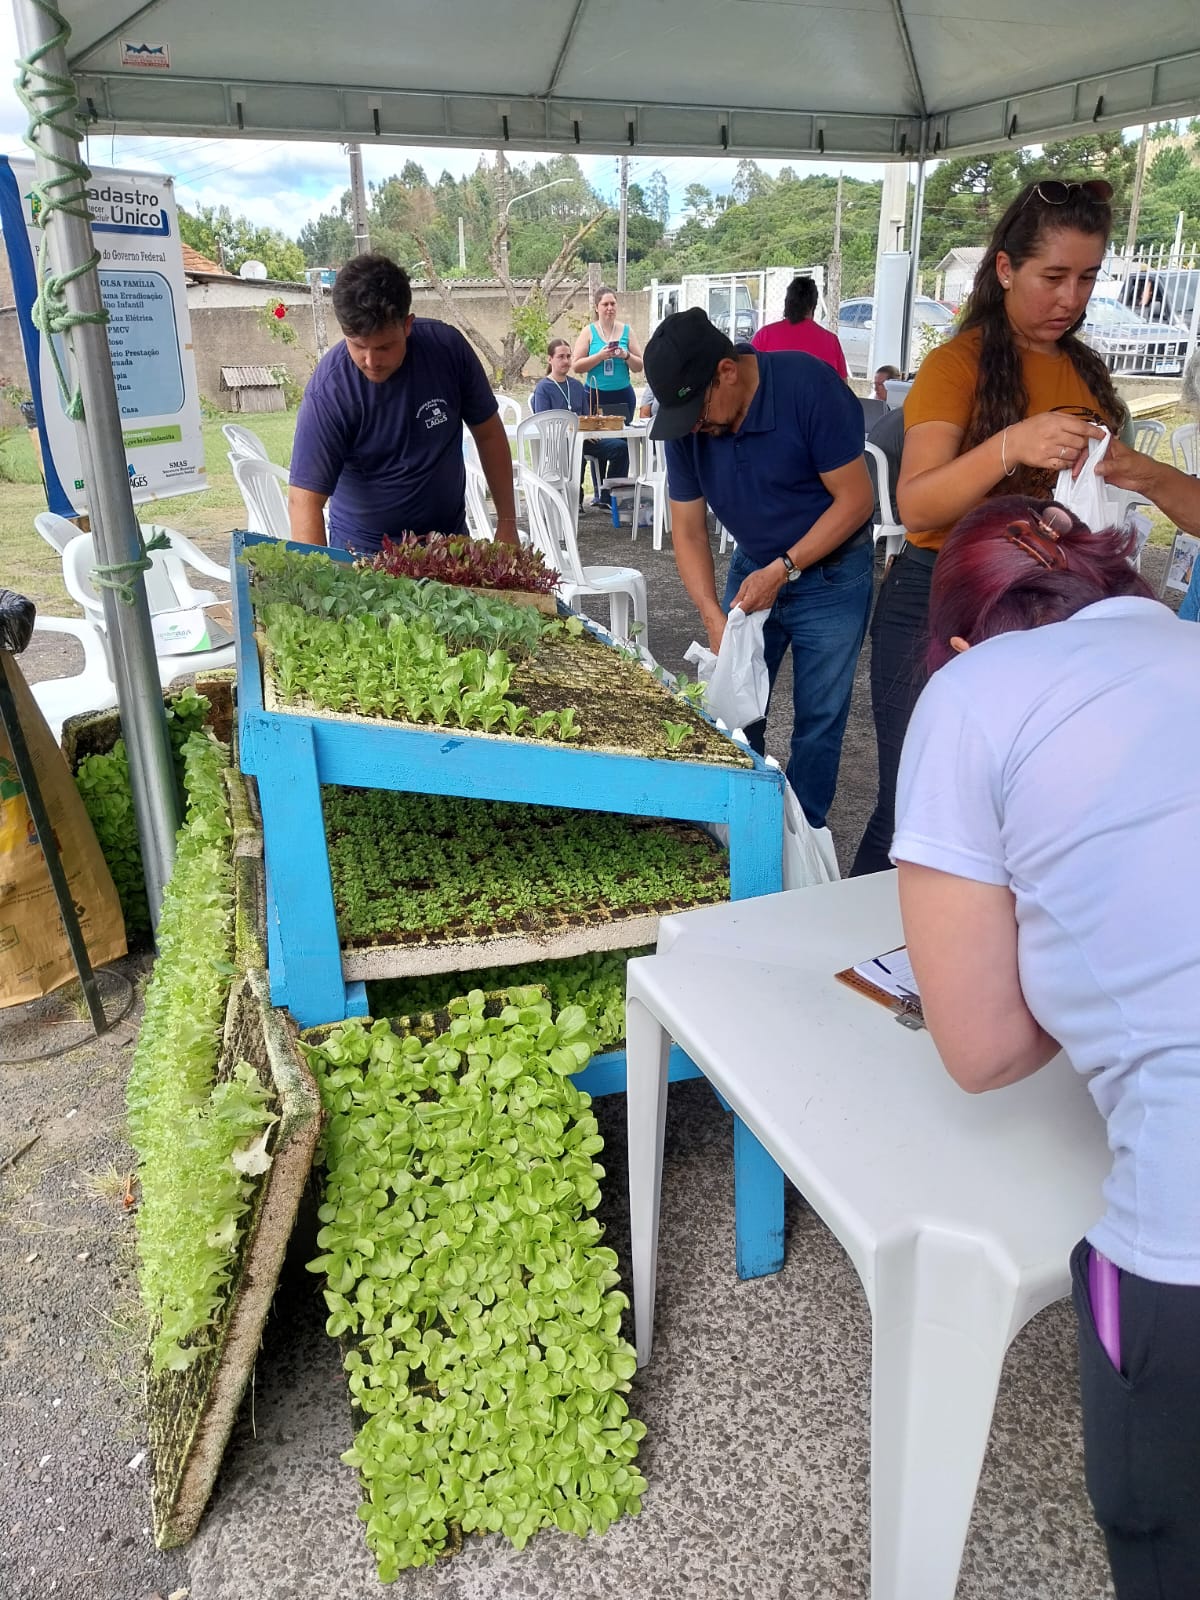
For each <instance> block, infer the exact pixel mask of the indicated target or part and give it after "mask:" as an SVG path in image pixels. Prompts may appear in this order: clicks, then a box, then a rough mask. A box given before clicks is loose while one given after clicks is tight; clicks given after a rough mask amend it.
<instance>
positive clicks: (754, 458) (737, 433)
mask: <svg viewBox="0 0 1200 1600" xmlns="http://www.w3.org/2000/svg"><path fill="white" fill-rule="evenodd" d="M644 363H645V371H646V379H647V381H648V382H649V384H650V386H651V388H652V389H653V390H654V393H655V395H656V396H657V397H658V415H657V417H656V418H655V420H654V422H653V423H652V424H651V428H650V433H651V437H652V438H655V439H665V440H668V441H669V443H668V444H667V450H666V455H667V481H668V486H669V493H670V499H671V528H672V538H673V542H674V546H675V560H676V563H677V565H678V567H679V575H680V577H681V578H682V579H683V583H684V587H685V588H686V589H687V592H688V594H689V595H690V596H691V597H692V600H693V602H694V603H695V606H696V609H697V610H698V611H699V613H700V617H701V620H702V621H703V623H704V626H705V628H706V629H707V631H708V637H709V642H710V643H711V645H712V648H713V649H714V650H718V649H719V648H720V644H721V636H722V634H723V633H724V631H725V614H726V612H727V611H729V610H731V609H732V608H733V607H734V606H735V605H736V606H740V607H741V608H742V610H743V611H747V612H750V611H765V610H768V609H769V610H770V616H769V617H768V619H767V623H766V627H765V629H764V633H763V643H764V647H765V651H766V658H767V670H768V672H769V674H770V678H771V683H772V686H773V685H774V682H775V676H776V674H777V673H778V671H779V667H780V664H781V663H782V661H783V657H784V655H785V653H786V651H787V649H788V647H789V645H790V646H791V651H792V683H793V689H792V697H793V726H792V743H791V755H790V758H789V760H788V765H787V777H788V782H789V783H790V784H791V786H792V788H793V789H794V790H795V792H796V794H797V796H798V798H799V800H800V804H801V805H802V806H803V807H804V813H805V815H806V816H807V818H808V820H809V822H810V823H811V824H812V825H813V827H814V828H820V827H823V826H824V824H825V818H826V814H827V812H828V810H829V806H830V803H831V802H832V800H833V794H834V790H835V788H836V787H837V773H838V763H839V761H840V759H841V752H842V735H843V734H844V732H845V729H846V718H847V717H848V716H849V714H850V693H851V690H852V688H853V685H854V666H855V662H856V661H857V659H858V652H859V650H860V649H861V647H862V641H863V635H864V633H865V632H866V626H867V614H868V612H869V611H870V608H871V574H872V561H873V547H872V542H871V511H872V508H873V506H874V495H873V492H872V489H871V480H870V478H869V476H868V474H867V467H866V462H865V461H864V459H863V421H862V405H861V403H860V402H859V400H858V398H857V397H856V396H855V395H854V394H853V393H852V392H851V390H850V389H848V388H847V386H846V385H845V384H844V383H843V382H842V381H841V379H840V378H839V377H838V376H837V374H836V373H835V372H834V371H833V369H832V367H828V366H826V365H825V364H824V362H821V361H818V360H816V359H815V358H814V357H813V356H809V355H802V354H800V353H799V352H795V351H779V352H776V353H771V354H764V353H760V352H758V351H755V350H753V349H752V348H751V347H750V346H749V345H739V346H736V347H735V346H734V345H733V344H731V343H730V341H729V340H728V339H727V338H726V337H725V335H724V334H723V333H720V332H718V330H717V329H716V328H714V327H713V325H712V323H711V322H710V321H709V320H708V318H707V317H706V316H705V314H704V312H703V311H701V310H698V309H694V310H691V311H680V312H677V313H676V314H675V315H674V316H670V317H667V318H666V319H665V320H664V321H663V322H662V323H660V325H659V327H658V329H657V330H656V331H655V333H654V335H653V337H652V338H651V339H650V342H649V343H648V344H647V346H646V353H645V356H644ZM706 502H707V504H708V505H711V506H712V508H713V511H714V512H715V513H716V515H717V516H718V518H719V519H720V521H721V522H722V523H723V524H724V526H725V527H726V528H728V529H729V531H730V533H731V534H732V535H733V537H734V540H735V543H736V549H735V550H734V553H733V559H732V561H731V562H730V566H729V576H728V579H727V581H726V584H725V596H724V600H723V601H722V600H719V599H718V598H717V589H716V579H715V574H714V571H713V557H712V547H711V546H710V544H709V542H708V525H707V522H706V520H705V510H706ZM746 734H747V736H748V737H749V739H750V742H751V744H752V745H753V746H754V748H755V749H757V750H759V751H760V752H761V750H762V748H763V740H764V737H765V734H766V723H765V721H764V722H760V723H758V724H756V726H755V727H753V728H747V729H746Z"/></svg>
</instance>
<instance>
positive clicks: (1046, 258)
mask: <svg viewBox="0 0 1200 1600" xmlns="http://www.w3.org/2000/svg"><path fill="white" fill-rule="evenodd" d="M1111 198H1112V187H1111V185H1110V184H1108V183H1105V182H1104V181H1103V180H1102V179H1094V180H1085V181H1082V182H1072V183H1064V182H1062V181H1060V180H1059V179H1056V178H1055V179H1051V178H1043V179H1041V180H1040V181H1039V182H1037V183H1030V184H1027V185H1026V187H1025V188H1024V189H1022V190H1021V192H1020V194H1019V195H1018V196H1017V197H1016V199H1015V200H1014V201H1013V203H1012V204H1011V205H1010V206H1009V208H1008V210H1007V211H1006V212H1005V213H1004V215H1003V216H1002V217H1001V218H1000V221H999V222H998V223H997V224H996V227H995V230H994V231H993V233H992V238H991V243H990V244H989V245H988V248H987V251H986V252H985V254H984V257H983V260H982V261H981V262H980V264H979V270H978V272H977V273H976V275H975V283H974V287H973V289H972V291H971V298H970V300H969V301H968V304H967V309H966V313H965V315H964V317H963V320H962V326H961V328H960V329H959V331H958V333H957V334H955V336H954V337H953V338H952V339H950V340H949V341H948V342H947V343H946V344H944V345H940V346H939V347H938V348H937V349H935V350H933V351H931V352H930V354H929V355H928V356H926V357H925V360H924V361H923V362H922V363H921V367H920V370H919V371H918V373H917V376H916V380H915V382H914V383H913V386H912V390H911V391H910V393H909V395H908V398H907V399H906V400H905V402H904V426H905V433H904V456H903V459H902V461H901V466H900V476H899V482H898V485H897V491H896V499H897V504H898V506H899V510H900V520H901V521H902V522H903V523H904V526H905V527H906V528H907V529H908V537H907V539H906V540H905V543H904V546H903V548H902V550H901V552H900V554H899V555H898V556H897V557H896V559H895V561H894V562H893V563H892V565H891V569H890V570H889V572H888V573H887V576H886V577H885V578H884V581H883V586H882V588H881V589H880V591H879V598H878V600H877V601H876V604H875V614H874V617H873V618H872V621H871V709H872V713H873V715H874V719H875V743H876V748H877V750H878V753H879V795H878V799H877V801H876V804H875V810H874V813H873V814H872V816H871V820H870V821H869V822H868V824H867V828H866V832H865V833H864V834H863V837H862V843H861V844H860V845H859V847H858V853H857V855H856V856H855V858H854V866H853V868H852V869H851V873H852V875H858V874H860V873H864V872H880V871H882V870H883V869H884V868H886V867H888V866H890V865H891V862H890V859H889V856H888V850H889V848H890V846H891V842H892V832H893V828H894V814H895V797H896V773H897V769H898V767H899V765H900V749H901V746H902V745H903V743H904V734H905V730H906V729H907V727H908V720H909V717H910V716H911V715H912V708H913V706H914V705H915V704H916V701H917V696H918V695H919V694H920V692H921V689H922V687H923V685H924V682H925V670H924V664H923V658H924V654H925V645H926V637H925V634H926V624H927V615H928V609H929V585H930V580H931V578H932V576H933V564H934V561H935V560H936V559H937V552H938V551H939V550H940V549H941V546H942V542H943V540H944V539H945V537H946V535H947V534H948V533H949V531H950V529H951V528H952V527H953V526H954V524H955V523H956V522H957V521H958V520H959V518H960V517H962V516H964V515H965V514H966V513H967V512H968V511H970V510H971V509H972V508H973V507H974V506H977V505H978V504H979V502H980V501H981V500H985V499H987V498H988V497H989V496H991V495H993V494H1025V495H1033V496H1035V497H1038V498H1041V499H1046V498H1047V497H1048V496H1049V495H1051V494H1052V493H1053V489H1054V480H1055V478H1056V477H1057V476H1058V473H1059V471H1060V470H1061V469H1062V468H1063V467H1069V466H1073V465H1074V463H1075V462H1076V461H1077V460H1078V459H1079V457H1080V454H1081V453H1082V451H1084V450H1085V449H1086V448H1087V441H1088V438H1089V437H1091V436H1092V435H1094V434H1096V433H1098V432H1099V429H1098V427H1097V426H1096V424H1098V423H1103V424H1105V425H1106V426H1107V427H1109V428H1111V429H1112V430H1113V431H1114V432H1115V431H1117V430H1119V429H1120V428H1121V427H1122V425H1123V424H1124V422H1125V419H1126V411H1125V407H1124V405H1123V404H1122V402H1121V400H1120V398H1119V396H1118V395H1117V392H1116V390H1115V389H1114V388H1113V382H1112V378H1111V377H1110V375H1109V372H1108V369H1107V368H1106V367H1105V365H1104V363H1103V362H1102V361H1101V360H1100V357H1099V356H1098V355H1096V353H1095V352H1094V351H1093V350H1091V349H1089V348H1088V346H1087V345H1085V344H1084V343H1083V341H1082V340H1081V339H1079V338H1078V337H1077V336H1076V329H1077V328H1078V327H1079V326H1080V324H1081V323H1082V322H1083V319H1084V315H1085V313H1086V311H1087V303H1088V300H1089V299H1090V297H1091V293H1092V288H1093V286H1094V284H1095V282H1096V276H1097V274H1098V272H1099V270H1100V264H1101V262H1102V261H1103V259H1104V252H1105V249H1106V247H1107V244H1108V235H1109V231H1110V229H1111V227H1112V211H1111V208H1110V206H1109V201H1110V199H1111Z"/></svg>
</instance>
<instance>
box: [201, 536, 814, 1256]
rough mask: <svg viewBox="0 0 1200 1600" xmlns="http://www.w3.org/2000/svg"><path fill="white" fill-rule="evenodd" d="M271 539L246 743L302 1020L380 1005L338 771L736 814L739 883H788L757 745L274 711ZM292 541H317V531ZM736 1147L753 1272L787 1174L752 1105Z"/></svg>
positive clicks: (772, 790) (779, 1211) (616, 1061)
mask: <svg viewBox="0 0 1200 1600" xmlns="http://www.w3.org/2000/svg"><path fill="white" fill-rule="evenodd" d="M263 542H264V541H263V539H262V538H261V536H259V535H255V534H244V533H235V534H234V536H233V548H232V560H231V566H230V571H231V575H232V580H233V613H234V632H235V642H236V651H237V671H238V756H239V762H240V765H241V769H242V771H243V772H247V773H251V774H253V776H254V777H255V778H256V779H257V781H258V794H259V803H260V806H261V808H262V819H263V840H264V854H265V857H266V881H267V953H268V960H269V966H270V980H271V1000H272V1003H273V1004H274V1005H277V1006H286V1007H287V1009H288V1010H289V1011H290V1012H291V1013H292V1015H293V1016H294V1017H295V1019H296V1021H297V1022H298V1023H299V1025H300V1026H301V1027H302V1028H307V1027H315V1026H316V1025H317V1024H319V1023H324V1022H335V1021H339V1020H340V1019H342V1018H344V1017H347V1016H363V1015H365V1014H366V1009H367V1005H366V992H365V988H364V986H363V984H362V983H360V982H347V981H346V980H345V979H344V978H343V976H342V961H341V949H340V945H339V940H338V931H337V921H336V916H335V912H334V902H333V884H332V880H331V878H330V873H329V857H328V853H327V850H326V844H325V825H324V818H323V815H322V811H321V785H322V784H323V783H332V784H343V785H357V786H359V787H366V788H378V789H398V790H403V791H407V792H411V793H418V794H439V795H458V796H461V797H463V798H465V799H472V800H510V801H518V802H521V803H524V804H536V805H550V806H571V807H574V808H576V809H578V810H596V811H616V812H624V813H626V814H628V815H631V816H646V817H673V818H678V819H680V820H682V821H687V822H719V823H725V824H726V825H727V826H728V829H729V878H730V893H731V896H732V898H733V899H735V900H740V899H747V898H749V897H751V896H753V895H760V894H774V893H776V892H777V891H779V890H780V889H781V888H782V887H783V884H782V879H781V851H780V844H779V841H780V839H781V838H782V831H783V783H784V778H783V774H782V773H781V772H779V771H778V770H777V769H775V768H773V767H768V766H767V765H766V764H765V762H763V761H760V760H759V758H758V757H757V756H755V757H754V758H753V766H752V767H722V766H716V765H710V764H706V763H703V762H690V761H666V760H652V759H649V758H647V757H644V756H636V755H629V756H621V755H611V754H608V753H603V752H599V751H594V750H586V749H584V750H580V749H573V748H571V747H569V746H565V745H562V746H559V745H549V744H540V743H535V742H533V741H531V740H521V739H511V740H499V739H494V738H480V737H477V736H475V735H473V734H471V733H469V732H461V731H457V730H456V731H454V732H449V731H447V730H444V729H425V728H411V727H399V726H387V725H381V724H379V723H369V722H367V721H365V720H363V721H347V720H341V719H338V718H334V717H323V716H319V715H310V714H305V713H298V712H291V711H269V710H267V709H266V707H265V706H264V702H263V683H262V670H261V667H260V663H259V656H258V647H257V644H256V641H255V637H254V617H253V608H252V606H251V602H250V583H249V573H248V571H247V567H246V563H245V562H244V561H242V560H240V557H241V554H242V551H243V550H244V549H246V548H247V547H250V546H253V545H255V544H260V543H263ZM288 548H289V549H291V550H295V551H297V552H298V553H300V554H303V555H309V554H312V553H313V547H312V546H310V545H298V544H291V545H289V546H288ZM323 553H325V554H328V555H331V556H333V557H334V559H339V558H342V559H346V560H349V559H350V557H349V556H345V557H343V556H342V552H340V551H327V552H323ZM589 1074H590V1075H591V1079H590V1085H589V1082H588V1075H589ZM695 1074H696V1068H695V1067H694V1066H693V1065H692V1063H691V1062H690V1061H688V1059H687V1057H686V1056H684V1055H683V1054H682V1052H681V1051H679V1050H678V1049H676V1050H675V1051H673V1053H672V1063H671V1076H672V1077H673V1078H679V1077H690V1076H694V1075H695ZM580 1084H581V1087H584V1088H587V1089H588V1090H589V1092H590V1093H601V1094H602V1093H608V1092H613V1091H616V1090H619V1089H621V1088H623V1086H624V1052H608V1053H607V1054H606V1055H605V1056H600V1057H596V1058H595V1059H594V1060H593V1062H592V1063H591V1065H590V1066H589V1067H587V1068H585V1069H584V1072H583V1073H582V1074H581V1075H580ZM592 1085H594V1087H593V1086H592ZM734 1160H735V1187H736V1196H737V1241H738V1243H737V1258H738V1259H737V1269H738V1275H739V1276H740V1277H743V1278H750V1277H758V1276H760V1275H762V1274H763V1273H767V1272H776V1271H778V1270H779V1267H780V1266H781V1265H782V1263H783V1175H782V1173H781V1172H780V1170H779V1168H778V1167H777V1166H776V1164H775V1162H774V1161H773V1160H772V1159H771V1157H770V1156H769V1155H768V1154H767V1152H766V1151H765V1150H764V1149H763V1147H762V1146H761V1145H760V1144H759V1142H758V1140H757V1139H755V1138H754V1136H753V1135H752V1134H751V1133H750V1132H749V1131H748V1130H747V1129H746V1128H745V1127H744V1126H743V1125H742V1123H741V1122H740V1121H737V1120H736V1119H735V1126H734Z"/></svg>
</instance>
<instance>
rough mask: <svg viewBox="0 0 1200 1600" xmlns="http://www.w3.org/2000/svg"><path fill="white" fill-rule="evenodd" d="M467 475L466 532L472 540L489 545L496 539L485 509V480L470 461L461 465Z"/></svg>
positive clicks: (486, 486) (479, 470)
mask: <svg viewBox="0 0 1200 1600" xmlns="http://www.w3.org/2000/svg"><path fill="white" fill-rule="evenodd" d="M463 465H464V466H465V468H466V473H467V532H468V533H469V534H470V535H471V537H472V539H478V540H479V541H480V542H481V543H490V542H491V541H492V540H493V539H494V538H495V537H496V530H495V528H494V527H493V526H492V519H491V516H490V515H489V513H488V508H487V493H488V484H487V479H486V478H485V477H484V475H483V471H482V469H481V468H480V467H478V466H476V465H475V464H474V463H473V462H471V461H469V460H468V461H466V462H464V463H463Z"/></svg>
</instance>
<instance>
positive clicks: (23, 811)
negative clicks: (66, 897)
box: [0, 650, 125, 1006]
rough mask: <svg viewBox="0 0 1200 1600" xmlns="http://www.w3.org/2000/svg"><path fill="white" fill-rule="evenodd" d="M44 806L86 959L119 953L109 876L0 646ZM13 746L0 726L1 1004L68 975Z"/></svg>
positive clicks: (39, 719)
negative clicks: (81, 935) (59, 856)
mask: <svg viewBox="0 0 1200 1600" xmlns="http://www.w3.org/2000/svg"><path fill="white" fill-rule="evenodd" d="M0 672H3V673H4V675H5V677H6V678H7V680H8V685H9V688H10V690H11V692H12V696H13V700H14V702H15V703H16V708H17V715H18V717H19V718H20V722H21V729H22V732H23V733H24V735H25V742H26V744H27V745H28V746H29V754H30V758H31V760H32V762H33V770H34V771H35V772H36V773H37V778H38V784H39V786H40V788H41V791H42V799H43V801H44V802H45V806H46V813H47V815H48V816H49V818H50V824H51V826H52V828H53V829H54V836H55V838H56V839H57V841H58V849H59V853H60V855H61V856H62V864H63V871H64V872H65V874H66V878H67V883H68V884H69V885H70V889H71V897H72V899H73V901H74V903H75V909H76V913H77V915H78V917H79V922H80V926H81V928H82V930H83V937H84V940H85V941H86V943H87V948H88V954H89V955H90V956H91V958H92V964H93V966H102V965H103V964H104V963H105V962H106V961H114V960H115V959H116V958H117V957H118V956H123V955H124V954H125V923H124V921H123V920H122V917H121V903H120V901H119V900H118V898H117V891H116V889H115V888H114V887H113V881H112V877H111V876H110V874H109V870H108V867H107V866H106V864H105V861H104V856H103V854H102V853H101V850H100V846H99V844H98V843H97V841H96V834H95V830H94V829H93V827H92V824H91V821H90V819H89V817H88V814H87V812H86V810H85V809H84V805H83V801H82V800H81V799H80V797H79V791H78V789H76V787H75V780H74V778H73V777H72V776H71V773H70V770H69V768H68V767H67V763H66V761H65V760H64V758H63V754H62V751H61V750H60V749H59V748H58V746H57V745H56V744H55V742H54V739H53V737H52V735H51V733H50V729H49V728H48V727H47V726H46V719H45V718H44V717H43V716H42V713H41V712H40V711H39V709H38V706H37V702H36V701H35V700H34V698H33V696H32V694H30V692H29V688H28V686H27V684H26V682H25V679H24V677H23V675H22V673H21V669H20V667H19V666H18V665H17V663H16V661H15V660H14V659H13V657H12V656H11V655H10V654H9V653H8V652H7V651H3V650H0ZM75 975H76V974H75V964H74V962H73V961H72V960H71V951H70V947H69V946H68V944H67V936H66V934H65V933H64V931H63V925H62V919H61V918H60V916H59V914H58V902H57V901H56V900H55V898H54V890H53V888H52V887H51V884H50V875H49V873H48V872H47V870H46V858H45V856H44V855H43V854H42V850H41V846H40V844H39V843H38V839H37V835H36V833H35V832H34V828H33V819H32V817H31V816H30V814H29V806H28V804H27V803H26V800H25V791H24V789H23V788H22V786H21V781H20V779H19V778H18V776H17V769H16V764H15V763H14V761H13V756H12V747H11V745H10V744H9V742H8V738H7V735H6V734H5V733H4V731H3V728H2V727H0V1006H15V1005H20V1004H21V1003H22V1002H23V1001H26V1000H36V999H38V998H39V996H41V995H44V994H49V992H50V991H51V990H52V989H57V988H59V987H60V986H61V985H62V984H64V983H68V982H70V981H71V979H73V978H74V977H75Z"/></svg>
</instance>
